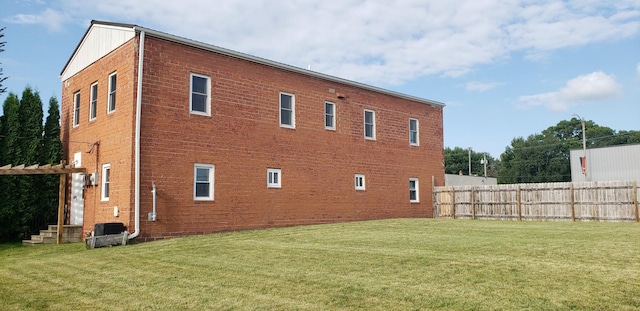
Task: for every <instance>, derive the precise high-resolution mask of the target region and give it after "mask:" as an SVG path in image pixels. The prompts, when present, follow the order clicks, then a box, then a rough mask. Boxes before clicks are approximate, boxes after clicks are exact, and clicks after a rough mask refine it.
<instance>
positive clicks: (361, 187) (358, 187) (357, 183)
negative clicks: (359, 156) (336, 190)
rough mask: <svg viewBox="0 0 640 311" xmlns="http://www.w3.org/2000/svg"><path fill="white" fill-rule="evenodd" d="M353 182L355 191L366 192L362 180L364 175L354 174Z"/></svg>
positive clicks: (363, 180)
mask: <svg viewBox="0 0 640 311" xmlns="http://www.w3.org/2000/svg"><path fill="white" fill-rule="evenodd" d="M353 181H354V183H355V189H356V190H357V191H364V190H366V188H367V187H366V184H365V179H364V174H355V175H354V176H353Z"/></svg>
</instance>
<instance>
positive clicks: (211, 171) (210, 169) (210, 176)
mask: <svg viewBox="0 0 640 311" xmlns="http://www.w3.org/2000/svg"><path fill="white" fill-rule="evenodd" d="M198 170H207V180H206V181H202V180H198ZM214 176H215V165H213V164H203V163H195V164H194V165H193V200H195V201H213V198H214V195H213V191H214V186H213V184H214ZM199 183H200V184H203V183H205V184H209V187H208V188H209V189H208V191H209V194H208V195H207V196H198V192H197V188H198V184H199Z"/></svg>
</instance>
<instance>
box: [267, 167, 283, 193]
mask: <svg viewBox="0 0 640 311" xmlns="http://www.w3.org/2000/svg"><path fill="white" fill-rule="evenodd" d="M281 181H282V172H281V170H280V169H279V168H269V169H267V188H281V187H282V183H281Z"/></svg>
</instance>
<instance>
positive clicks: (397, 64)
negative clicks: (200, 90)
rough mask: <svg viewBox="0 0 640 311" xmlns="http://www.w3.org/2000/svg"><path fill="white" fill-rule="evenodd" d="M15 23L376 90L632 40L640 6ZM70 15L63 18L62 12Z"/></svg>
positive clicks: (114, 14)
mask: <svg viewBox="0 0 640 311" xmlns="http://www.w3.org/2000/svg"><path fill="white" fill-rule="evenodd" d="M54 3H55V4H51V7H50V8H47V9H46V10H44V11H43V12H42V13H40V14H33V15H16V16H14V17H12V18H11V19H12V20H14V21H16V22H23V23H40V24H44V25H48V27H50V28H51V29H56V27H61V25H62V24H63V23H64V20H65V19H66V18H69V19H73V20H74V21H79V20H82V21H87V20H90V19H98V20H106V21H113V22H123V23H133V24H138V25H141V26H145V27H149V28H153V29H156V30H160V31H164V32H168V33H171V34H176V35H179V36H183V37H186V38H189V39H194V40H198V41H203V42H206V43H211V44H215V45H219V46H222V47H225V48H230V49H233V50H237V51H240V52H244V53H249V54H252V55H256V56H260V57H264V58H268V59H272V60H276V61H280V62H283V63H286V64H291V65H294V66H299V67H302V68H306V67H307V65H311V68H312V69H313V70H315V71H319V72H323V73H327V74H331V75H336V76H339V77H344V78H347V79H354V80H357V81H362V82H366V83H374V84H394V83H402V82H403V81H407V80H411V79H414V78H417V77H420V76H428V75H443V76H450V77H458V76H462V75H464V74H467V73H469V72H471V71H473V70H474V69H476V68H477V67H478V66H480V65H483V64H489V63H494V62H496V61H499V60H502V59H506V58H509V57H510V56H511V55H512V53H514V52H523V53H524V55H525V57H526V59H531V60H536V59H540V58H541V57H545V55H548V54H547V53H548V52H549V51H551V50H554V49H558V48H563V47H573V46H581V45H585V44H589V43H593V42H600V41H603V40H613V39H619V38H624V37H629V36H632V35H635V34H637V33H638V32H639V30H640V20H639V19H638V18H637V16H638V15H639V14H640V4H638V2H637V1H636V0H630V1H626V0H621V1H609V0H589V1H585V0H570V1H561V0H548V1H546V0H528V1H522V2H518V1H506V2H505V1H503V0H483V1H477V0H458V1H423V0H401V1H392V0H386V1H361V0H344V1H321V0H310V1H302V2H301V1H295V0H282V1H269V0H252V1H228V0H219V1H215V3H214V2H211V1H208V0H181V1H159V0H156V1H130V0H101V1H99V2H95V1H86V0H65V1H61V2H54ZM62 12H64V13H62Z"/></svg>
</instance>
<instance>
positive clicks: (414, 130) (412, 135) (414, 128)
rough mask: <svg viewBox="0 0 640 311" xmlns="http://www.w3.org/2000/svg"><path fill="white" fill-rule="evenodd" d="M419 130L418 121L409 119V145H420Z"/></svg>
mask: <svg viewBox="0 0 640 311" xmlns="http://www.w3.org/2000/svg"><path fill="white" fill-rule="evenodd" d="M418 128H419V127H418V119H409V144H410V145H412V146H418V145H420V141H419V137H418Z"/></svg>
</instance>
